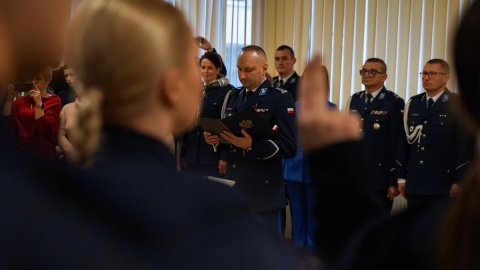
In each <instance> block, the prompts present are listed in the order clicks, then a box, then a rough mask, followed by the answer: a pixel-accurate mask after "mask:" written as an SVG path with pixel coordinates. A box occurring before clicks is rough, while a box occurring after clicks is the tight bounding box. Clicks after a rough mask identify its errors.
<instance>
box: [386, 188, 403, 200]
mask: <svg viewBox="0 0 480 270" xmlns="http://www.w3.org/2000/svg"><path fill="white" fill-rule="evenodd" d="M398 194H400V192H399V191H398V188H397V187H396V186H389V187H388V190H387V198H388V199H389V200H390V201H393V199H395V197H397V196H398Z"/></svg>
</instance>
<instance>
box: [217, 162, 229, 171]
mask: <svg viewBox="0 0 480 270" xmlns="http://www.w3.org/2000/svg"><path fill="white" fill-rule="evenodd" d="M226 172H227V161H226V160H220V161H219V162H218V173H220V174H225V173H226Z"/></svg>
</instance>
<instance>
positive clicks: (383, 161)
mask: <svg viewBox="0 0 480 270" xmlns="http://www.w3.org/2000/svg"><path fill="white" fill-rule="evenodd" d="M365 95H366V92H365V91H361V92H358V93H355V94H353V95H352V97H351V100H350V106H349V109H350V111H351V112H356V113H359V114H360V116H361V118H362V124H363V127H362V129H363V132H364V134H365V135H364V137H363V140H362V144H363V147H364V152H365V163H366V164H367V176H368V177H367V179H368V182H367V185H368V188H369V190H374V191H385V192H386V191H387V189H388V186H396V185H397V179H396V178H395V160H396V157H397V147H398V140H399V135H400V132H401V131H402V127H403V125H402V123H403V120H402V117H403V108H404V106H405V102H404V101H403V99H402V98H400V97H399V96H397V95H396V94H395V93H393V92H391V91H388V90H387V89H386V88H385V87H383V88H382V90H380V92H379V93H378V95H377V96H376V97H375V99H373V101H372V102H370V103H369V104H365Z"/></svg>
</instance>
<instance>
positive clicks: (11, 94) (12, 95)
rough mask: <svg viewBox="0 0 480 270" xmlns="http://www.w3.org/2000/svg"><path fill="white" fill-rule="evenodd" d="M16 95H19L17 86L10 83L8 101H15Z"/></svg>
mask: <svg viewBox="0 0 480 270" xmlns="http://www.w3.org/2000/svg"><path fill="white" fill-rule="evenodd" d="M16 96H17V92H15V87H14V86H13V84H9V85H8V96H7V101H13V100H14V99H15V97H16Z"/></svg>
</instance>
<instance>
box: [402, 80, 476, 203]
mask: <svg viewBox="0 0 480 270" xmlns="http://www.w3.org/2000/svg"><path fill="white" fill-rule="evenodd" d="M454 98H455V94H454V93H450V91H448V89H447V90H445V91H444V92H443V94H442V95H441V96H440V97H439V98H438V99H437V101H436V102H435V103H434V104H433V106H432V107H431V108H430V109H428V110H427V97H426V94H425V93H423V94H419V95H416V96H413V97H411V98H410V100H409V101H408V103H407V105H406V106H405V114H406V115H405V116H406V121H405V123H406V125H405V129H406V130H404V132H402V133H401V134H402V139H401V141H400V146H399V154H398V163H397V178H404V179H406V180H407V182H406V185H405V188H406V193H407V194H414V195H447V196H448V195H449V192H450V188H451V186H452V184H454V183H456V182H458V181H460V179H461V177H462V175H463V173H464V172H465V170H466V168H467V167H468V166H467V165H468V164H469V163H470V159H471V155H472V149H473V147H472V144H473V142H472V140H471V138H470V136H468V135H467V134H468V133H467V132H466V131H465V130H464V129H462V128H461V126H460V125H459V124H460V121H459V119H458V118H457V116H456V115H455V113H454V111H453V109H454V108H452V106H453V104H454V103H453V102H454V101H453V99H454ZM420 128H421V130H419V129H420ZM407 133H408V134H409V135H410V134H411V136H412V137H414V139H412V140H411V141H410V143H409V142H408V141H407V139H406V136H407V135H406V134H407ZM413 140H414V141H413ZM412 141H413V142H412Z"/></svg>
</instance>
